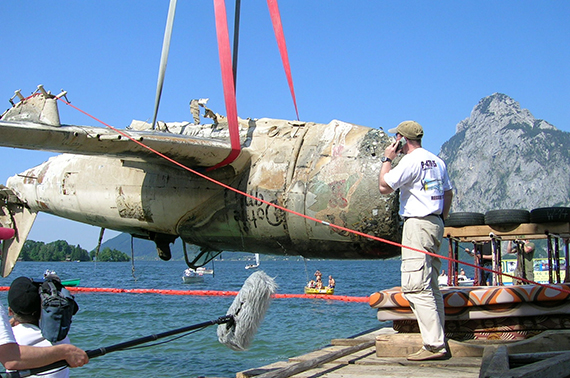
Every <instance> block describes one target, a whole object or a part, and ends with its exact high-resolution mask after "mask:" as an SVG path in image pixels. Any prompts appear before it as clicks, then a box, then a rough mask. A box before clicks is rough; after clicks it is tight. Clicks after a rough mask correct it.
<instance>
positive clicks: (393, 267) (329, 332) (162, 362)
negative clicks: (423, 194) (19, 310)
mask: <svg viewBox="0 0 570 378" xmlns="http://www.w3.org/2000/svg"><path fill="white" fill-rule="evenodd" d="M252 256H253V255H252ZM248 263H251V262H245V261H216V262H215V264H214V276H209V275H206V276H205V279H204V282H203V283H195V284H183V283H182V279H181V276H182V272H183V271H184V269H185V267H186V266H185V263H184V262H181V261H169V262H165V261H140V262H139V261H136V262H135V263H134V270H133V265H132V264H131V263H91V262H81V263H76V262H57V263H54V262H18V263H17V265H16V267H15V269H14V271H13V272H12V274H11V275H10V276H9V277H7V278H2V279H0V286H9V285H10V283H11V282H12V281H13V280H14V279H15V278H17V277H19V276H28V277H32V278H40V277H41V276H42V274H43V272H44V271H45V270H46V269H51V270H54V271H56V272H57V273H58V275H59V276H60V277H61V278H62V279H70V278H81V286H82V287H112V288H122V289H134V288H142V289H148V288H152V289H174V290H231V291H239V290H240V288H241V287H242V285H243V283H244V282H245V280H246V278H247V277H248V276H249V275H250V274H251V273H252V271H251V270H246V269H245V265H246V264H248ZM399 268H400V261H399V260H398V259H396V260H373V261H370V260H348V261H344V260H308V261H306V262H305V261H303V260H298V259H294V260H293V259H292V260H286V261H261V265H260V267H259V270H263V271H265V272H266V273H267V274H268V275H269V276H271V277H273V278H275V281H276V282H277V284H278V285H279V288H278V290H277V292H278V293H282V294H301V293H303V286H304V285H305V283H306V281H307V279H311V278H313V277H314V276H313V273H314V272H315V270H317V269H319V270H320V271H321V272H322V274H323V278H324V279H323V281H324V282H325V283H326V282H327V280H328V275H329V274H331V275H332V276H333V277H334V278H335V280H336V290H335V295H346V296H358V297H365V296H369V295H370V294H371V293H373V292H375V291H378V290H383V289H387V288H391V287H394V286H399V284H400V274H399ZM6 297H7V292H5V291H3V292H0V300H2V301H3V302H2V303H3V304H4V306H5V307H6V308H7V300H6ZM75 299H76V301H77V303H78V304H79V312H78V313H77V314H76V315H75V316H74V317H73V324H72V327H71V332H70V334H69V336H70V338H71V340H72V343H73V344H75V345H77V346H78V347H80V348H82V349H85V350H89V349H96V348H99V347H103V346H110V345H114V344H117V343H122V342H125V341H129V340H132V339H136V338H140V337H144V336H148V335H152V334H158V333H162V332H166V331H170V330H173V329H178V328H182V327H186V326H189V325H193V324H198V323H202V322H207V321H210V320H215V319H217V318H218V317H220V316H223V315H225V314H226V312H227V310H228V308H229V306H230V305H231V304H232V302H233V300H234V297H233V296H212V297H206V296H189V295H161V294H131V293H97V292H93V293H76V294H75ZM389 325H390V323H380V322H379V321H378V320H377V319H376V311H375V310H374V309H371V308H370V307H369V306H368V303H361V302H342V301H336V300H326V299H304V298H277V299H274V300H273V301H272V303H271V306H270V307H269V310H268V312H267V315H266V317H265V320H264V321H263V323H262V324H261V326H260V328H259V330H258V333H257V335H256V337H255V339H254V340H253V342H252V345H251V347H250V349H249V350H248V351H245V352H236V351H233V350H231V349H229V348H227V347H226V346H224V345H222V344H220V343H219V342H218V341H217V336H216V327H217V326H211V327H207V328H206V329H204V330H201V331H199V332H195V333H192V334H190V335H187V336H185V337H182V338H179V339H176V340H174V341H171V342H168V343H164V344H160V345H155V346H149V347H146V348H142V349H132V350H125V351H117V352H113V353H109V354H107V355H104V356H100V357H97V358H93V359H92V360H91V361H90V362H89V364H87V365H85V366H83V367H81V368H75V369H71V376H72V377H143V376H147V375H160V376H163V375H164V376H171V377H182V376H184V377H198V376H209V377H212V376H216V377H235V374H236V373H237V372H238V371H242V370H246V369H250V368H254V367H260V366H263V365H267V364H270V363H272V362H276V361H280V360H285V359H287V358H289V357H293V356H297V355H300V354H304V353H307V352H310V351H312V350H314V349H317V348H320V347H323V346H325V345H327V344H329V343H330V341H331V340H332V339H333V338H345V337H349V336H352V335H355V334H358V333H361V332H363V331H367V330H369V329H372V328H377V327H380V326H389ZM169 339H170V338H167V339H161V340H158V341H157V342H163V341H165V340H169ZM157 342H155V343H157Z"/></svg>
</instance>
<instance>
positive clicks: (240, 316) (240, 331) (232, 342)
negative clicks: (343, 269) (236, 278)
mask: <svg viewBox="0 0 570 378" xmlns="http://www.w3.org/2000/svg"><path fill="white" fill-rule="evenodd" d="M276 290H277V284H276V283H275V281H274V280H273V278H271V277H269V276H268V275H267V274H266V273H265V272H263V271H257V272H255V273H253V274H252V275H251V276H249V277H248V279H247V280H245V283H244V285H243V286H242V288H241V290H240V291H239V292H238V294H237V295H236V298H235V299H234V301H233V303H232V305H231V306H230V308H229V309H228V312H227V314H226V315H225V316H221V317H219V318H217V319H215V320H210V321H207V322H204V323H200V324H194V325H190V326H186V327H182V328H178V329H175V330H172V331H167V332H163V333H159V334H156V335H150V336H145V337H141V338H138V339H134V340H130V341H125V342H123V343H119V344H114V345H110V346H107V347H101V348H98V349H93V350H87V351H85V352H86V353H87V356H88V357H89V358H94V357H99V356H103V355H105V354H107V353H111V352H116V351H119V350H124V349H128V348H131V347H133V346H137V345H140V344H144V343H148V342H150V341H155V340H158V339H161V338H163V337H168V336H172V335H176V334H179V333H183V332H189V331H193V330H199V329H203V328H206V327H208V326H211V325H214V324H218V331H217V333H218V340H219V341H220V342H221V343H222V344H224V345H226V346H227V347H229V348H231V349H233V350H237V351H243V350H246V349H247V348H248V347H249V345H250V343H251V341H252V340H253V337H254V336H255V333H256V332H257V329H258V328H259V325H260V324H261V322H262V321H263V318H264V317H265V313H266V312H267V309H268V308H269V304H270V302H271V296H272V295H273V294H275V291H276ZM66 366H68V365H67V362H66V361H58V362H54V363H53V364H51V365H47V366H43V367H39V368H35V369H29V370H18V371H7V372H6V374H5V375H4V377H6V378H21V377H28V376H30V375H36V374H39V373H43V372H45V371H48V370H53V369H59V368H64V367H66Z"/></svg>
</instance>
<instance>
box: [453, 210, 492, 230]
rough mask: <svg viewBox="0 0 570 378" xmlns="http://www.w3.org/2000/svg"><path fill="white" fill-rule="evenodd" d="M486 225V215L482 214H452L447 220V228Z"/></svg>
mask: <svg viewBox="0 0 570 378" xmlns="http://www.w3.org/2000/svg"><path fill="white" fill-rule="evenodd" d="M481 224H485V215H484V214H482V213H469V212H460V213H451V214H449V216H448V217H447V219H446V220H445V226H446V227H464V226H478V225H481Z"/></svg>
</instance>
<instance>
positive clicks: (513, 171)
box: [439, 93, 570, 213]
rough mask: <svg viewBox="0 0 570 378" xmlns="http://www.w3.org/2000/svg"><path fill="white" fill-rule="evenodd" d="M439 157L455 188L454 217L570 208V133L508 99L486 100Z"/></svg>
mask: <svg viewBox="0 0 570 378" xmlns="http://www.w3.org/2000/svg"><path fill="white" fill-rule="evenodd" d="M439 155H440V157H441V158H443V159H444V161H445V162H446V164H447V168H448V172H449V176H450V179H451V181H452V183H453V186H454V199H453V207H452V211H455V212H459V211H470V212H479V213H485V212H486V211H488V210H496V209H525V210H532V209H535V208H538V207H551V206H569V205H570V198H569V193H570V174H569V173H568V167H570V133H567V132H563V131H560V130H558V129H557V128H556V127H554V126H553V125H551V124H550V123H548V122H546V121H544V120H541V119H536V118H534V117H533V115H532V114H531V112H530V111H529V110H527V109H521V107H520V105H519V103H518V102H516V101H515V100H513V99H512V98H510V97H509V96H507V95H504V94H501V93H495V94H493V95H491V96H488V97H485V98H483V99H481V101H479V103H478V104H477V105H476V106H475V107H474V108H473V111H472V112H471V115H470V116H469V118H466V119H464V120H463V121H461V122H459V123H458V124H457V129H456V134H455V135H454V136H453V137H452V138H451V139H450V140H449V141H447V142H445V143H444V144H443V146H442V148H441V152H440V154H439Z"/></svg>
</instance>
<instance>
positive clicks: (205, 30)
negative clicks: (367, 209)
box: [0, 0, 570, 249]
mask: <svg viewBox="0 0 570 378" xmlns="http://www.w3.org/2000/svg"><path fill="white" fill-rule="evenodd" d="M227 6H228V8H229V9H228V17H229V18H230V33H231V31H232V30H233V26H232V24H233V6H234V3H233V1H231V0H227ZM279 6H280V10H281V17H282V21H283V27H284V32H285V37H286V39H287V47H288V51H289V58H290V62H291V69H292V74H293V80H294V84H295V91H296V95H297V103H298V107H299V114H300V118H301V120H304V121H312V122H322V123H328V122H329V121H331V120H332V119H340V120H343V121H347V122H352V123H356V124H360V125H365V126H370V127H382V128H384V129H388V128H391V127H394V126H395V125H397V124H398V123H399V122H401V121H403V120H406V119H415V120H416V121H418V122H420V123H421V124H422V125H423V126H424V129H425V133H426V136H425V137H424V147H426V148H428V149H430V150H432V151H434V152H436V153H437V152H439V149H440V147H441V145H442V144H443V143H444V142H445V141H447V140H448V139H449V138H451V137H452V136H453V135H454V133H455V126H456V125H457V123H458V122H459V121H461V120H463V119H465V118H467V117H468V116H469V114H470V112H471V110H472V109H473V107H474V106H475V105H476V104H477V102H478V101H479V100H480V99H481V98H483V97H485V96H488V95H491V94H493V93H495V92H501V93H504V94H506V95H508V96H510V97H512V98H513V99H515V100H516V101H518V102H519V103H520V104H521V106H522V107H523V108H527V109H529V110H530V111H531V113H532V114H533V115H534V116H535V117H537V118H541V119H544V120H546V121H548V122H550V123H551V124H553V125H554V126H556V127H557V128H558V129H561V130H564V131H570V68H569V62H570V47H569V46H570V43H569V42H570V23H569V22H568V17H569V16H570V2H567V1H544V2H537V1H520V0H517V1H514V0H512V1H406V2H401V1H369V0H368V1H357V0H353V1H344V2H340V1H317V0H313V1H310V0H309V1H292V0H289V1H283V0H281V1H280V4H279ZM167 10H168V1H167V0H162V1H158V0H152V1H150V0H143V1H132V0H125V1H109V0H97V1H68V0H59V1H56V2H53V1H49V2H48V1H34V2H17V1H2V2H1V3H0V31H1V34H0V35H1V37H0V38H1V41H2V58H1V59H0V100H1V99H3V100H1V101H5V102H1V101H0V102H1V103H3V104H4V107H3V108H0V109H1V110H4V109H5V108H8V107H9V106H10V104H9V103H8V98H10V97H11V96H12V95H13V93H14V91H15V90H16V89H21V90H22V92H23V93H24V94H29V93H31V92H32V91H33V90H35V88H36V86H37V85H38V84H44V86H45V87H46V88H47V89H48V90H51V91H52V92H59V90H60V89H62V88H63V89H65V90H67V91H68V92H69V97H68V98H69V100H70V101H71V102H72V103H73V104H74V105H75V106H78V107H80V108H81V109H83V110H85V111H87V112H89V113H91V114H93V115H94V116H96V117H98V118H100V119H101V120H103V121H105V122H107V123H109V124H111V125H113V126H115V127H119V128H123V127H125V126H127V125H128V124H129V123H130V122H131V120H132V119H142V120H149V119H151V118H152V114H153V106H154V98H155V90H156V80H157V76H158V65H159V61H160V52H161V48H162V40H163V34H164V27H165V24H166V15H167ZM239 50H240V51H239V61H238V75H237V102H238V103H237V109H238V114H239V116H240V117H242V118H247V117H251V118H261V117H272V118H283V119H294V118H295V111H294V107H293V103H292V100H291V97H290V94H289V89H288V86H287V82H286V78H285V74H284V72H283V67H282V65H281V60H280V56H279V51H278V49H277V44H276V41H275V36H274V33H273V29H272V26H271V21H270V17H269V12H268V10H267V4H266V2H264V1H246V2H242V12H241V31H240V48H239ZM203 97H207V98H210V102H209V103H208V105H209V107H210V108H211V109H212V110H214V111H215V112H217V113H221V114H225V113H226V111H225V106H224V102H223V91H222V86H221V75H220V68H219V59H218V50H217V42H216V31H215V25H214V10H213V2H212V1H208V0H203V1H184V0H179V1H178V9H177V14H176V19H175V22H174V32H173V40H172V45H171V50H170V57H169V63H168V69H167V72H166V80H165V83H164V90H163V96H162V101H161V108H160V111H159V117H158V118H159V119H161V120H164V121H182V120H189V119H190V112H189V107H188V103H189V101H190V99H193V98H203ZM60 114H61V118H62V122H63V123H67V124H83V125H94V126H95V125H96V124H95V123H94V121H92V120H91V119H89V118H86V117H85V116H84V115H81V114H79V113H77V112H76V111H74V110H72V109H69V108H68V109H65V108H61V106H60ZM48 156H50V155H49V154H47V153H42V152H28V151H22V150H13V149H6V148H0V158H1V159H2V160H1V161H2V162H3V163H2V166H1V167H0V182H1V183H5V181H6V179H7V178H8V177H9V176H12V175H14V174H16V173H19V172H22V171H24V170H25V169H26V168H29V167H32V166H35V165H37V164H40V163H41V162H43V161H45V160H46V159H47V157H48ZM98 232H99V231H98V229H96V228H94V227H90V226H83V225H77V224H73V223H71V222H67V221H59V220H58V219H57V218H55V217H52V216H40V217H39V218H38V220H37V221H36V224H35V225H34V228H33V229H32V233H31V236H30V238H31V239H34V240H41V241H45V242H50V241H53V240H57V239H67V240H68V241H69V242H70V243H72V244H81V246H82V247H84V248H89V249H91V248H93V247H95V245H96V243H97V237H98Z"/></svg>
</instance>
